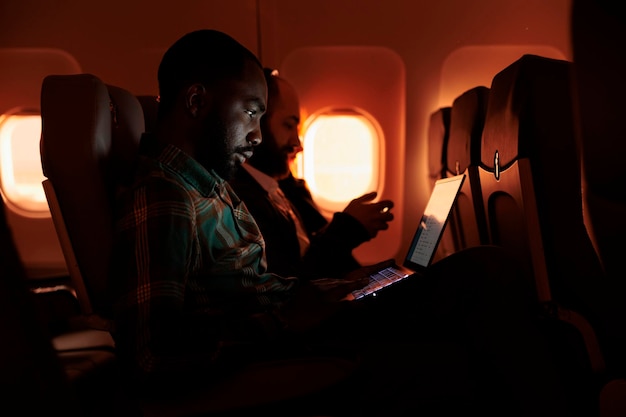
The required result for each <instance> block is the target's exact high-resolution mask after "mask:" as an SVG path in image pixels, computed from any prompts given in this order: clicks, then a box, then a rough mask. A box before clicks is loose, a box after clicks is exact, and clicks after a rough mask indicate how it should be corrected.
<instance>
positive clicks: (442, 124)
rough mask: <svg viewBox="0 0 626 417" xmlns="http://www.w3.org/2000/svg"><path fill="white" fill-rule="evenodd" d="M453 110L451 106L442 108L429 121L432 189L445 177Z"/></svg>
mask: <svg viewBox="0 0 626 417" xmlns="http://www.w3.org/2000/svg"><path fill="white" fill-rule="evenodd" d="M451 110H452V108H451V107H449V106H448V107H440V108H439V109H437V110H436V111H434V112H433V113H431V115H430V118H429V121H428V178H429V180H430V181H429V182H430V186H431V189H432V187H433V186H434V185H435V181H437V180H438V179H441V178H444V176H445V171H446V168H445V164H446V156H445V155H446V147H447V146H448V137H449V136H450V112H451Z"/></svg>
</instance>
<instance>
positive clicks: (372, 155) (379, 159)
mask: <svg viewBox="0 0 626 417" xmlns="http://www.w3.org/2000/svg"><path fill="white" fill-rule="evenodd" d="M380 132H381V129H380V128H379V127H378V125H377V123H376V122H375V120H373V118H371V116H369V115H366V114H365V113H362V112H359V111H353V110H348V111H345V110H342V111H326V112H322V113H318V114H315V115H312V116H311V117H309V119H308V122H307V123H305V129H304V130H303V139H302V148H303V152H302V154H301V156H300V158H299V159H298V161H297V162H296V163H297V164H298V165H301V166H298V167H297V172H298V173H299V174H300V176H302V177H303V178H304V179H305V180H306V181H307V183H308V185H309V188H310V190H311V193H312V194H313V198H314V200H315V202H316V203H317V204H318V205H319V207H320V209H321V210H322V211H323V212H325V214H326V215H332V213H334V212H336V211H341V210H343V209H344V208H345V206H346V205H347V204H348V203H349V202H350V201H351V200H352V199H354V198H356V197H359V196H361V195H363V194H365V193H368V192H371V191H377V192H379V194H380V193H381V192H382V190H381V189H380V187H381V184H383V179H382V178H381V175H382V173H383V172H384V167H382V166H381V165H382V163H383V161H384V152H383V146H382V143H383V140H382V135H381V133H380Z"/></svg>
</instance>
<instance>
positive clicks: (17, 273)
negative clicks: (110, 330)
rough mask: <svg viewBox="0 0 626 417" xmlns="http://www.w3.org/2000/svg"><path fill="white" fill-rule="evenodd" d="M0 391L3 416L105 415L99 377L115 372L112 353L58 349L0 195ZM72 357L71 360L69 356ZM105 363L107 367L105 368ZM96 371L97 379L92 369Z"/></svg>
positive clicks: (109, 399) (106, 399)
mask: <svg viewBox="0 0 626 417" xmlns="http://www.w3.org/2000/svg"><path fill="white" fill-rule="evenodd" d="M0 239H1V241H0V247H1V249H2V252H1V253H2V254H1V255H0V276H1V277H2V279H0V332H1V334H2V339H3V343H2V355H0V381H1V382H0V389H1V390H2V393H3V395H2V398H3V401H2V409H3V410H5V411H6V414H7V415H9V414H19V415H46V414H54V415H63V416H67V417H105V416H108V415H110V414H109V413H108V411H110V410H111V409H110V408H108V405H109V404H112V402H113V397H111V396H110V395H102V396H101V397H100V399H99V400H97V399H96V397H95V396H94V393H95V392H97V393H98V394H99V395H100V394H103V393H104V392H107V391H104V390H103V389H101V388H102V385H101V383H100V381H101V380H102V381H111V380H110V379H108V378H110V376H111V375H115V368H114V367H113V366H110V365H111V364H112V358H113V353H112V352H110V351H108V350H105V349H97V348H94V347H90V348H89V349H84V350H80V349H75V350H72V351H64V352H60V351H59V350H58V349H56V347H55V346H54V339H53V338H52V334H51V333H50V329H49V327H48V325H47V322H46V320H45V318H44V317H42V315H41V311H40V310H38V309H37V303H36V299H35V298H36V297H37V295H36V294H34V293H33V292H31V291H30V290H29V287H28V285H27V280H28V278H27V275H26V271H25V268H24V266H23V264H22V262H21V259H20V257H19V254H18V251H17V249H16V247H15V245H14V242H13V238H12V231H11V229H10V226H9V225H8V224H7V221H6V216H5V208H4V201H3V200H2V199H0ZM69 359H71V364H69V363H68V360H69ZM104 364H106V365H107V366H103V365H104ZM96 368H97V369H98V377H97V378H94V376H95V372H94V371H95V369H96Z"/></svg>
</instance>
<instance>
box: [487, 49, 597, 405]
mask: <svg viewBox="0 0 626 417" xmlns="http://www.w3.org/2000/svg"><path fill="white" fill-rule="evenodd" d="M571 75H572V65H571V62H568V61H564V60H556V59H550V58H545V57H541V56H536V55H523V56H522V57H521V58H519V59H518V60H517V61H515V62H513V63H512V64H511V65H509V66H507V67H506V68H504V69H503V70H502V71H500V72H499V73H498V74H496V75H495V77H494V78H493V80H492V84H491V87H490V95H489V103H488V106H487V114H486V118H485V125H484V128H483V135H482V141H481V162H480V166H479V179H480V184H481V187H482V194H483V204H484V208H485V218H486V220H487V230H488V233H489V240H490V243H492V244H495V245H499V246H502V247H504V248H507V249H509V250H510V252H511V253H512V254H514V255H515V256H518V257H519V259H520V261H521V262H522V265H525V266H526V267H527V269H528V272H529V276H531V277H534V282H533V283H532V284H533V285H534V288H535V291H536V296H537V300H538V301H539V305H540V306H541V307H542V308H543V317H544V318H545V320H542V322H543V323H545V324H546V326H547V327H548V331H547V332H546V333H547V335H548V337H550V338H552V340H551V341H552V342H553V343H554V345H553V346H556V347H555V350H556V351H557V352H556V353H555V359H556V360H557V361H558V362H562V363H565V364H566V366H564V367H563V368H564V372H569V373H571V374H570V378H569V379H568V380H570V381H571V383H572V386H571V389H572V391H573V392H575V394H574V395H573V397H574V398H576V400H577V401H585V403H584V404H583V403H581V407H592V408H593V407H595V405H593V404H592V403H593V402H594V401H596V400H597V392H596V389H597V383H598V380H601V379H602V378H604V377H605V372H606V366H605V360H604V354H605V352H606V347H607V343H605V342H606V337H605V330H606V328H605V327H604V326H603V323H602V321H601V320H600V318H601V314H599V313H600V312H602V311H603V309H604V306H602V303H603V299H602V296H601V291H599V290H600V288H599V287H600V285H601V282H602V280H603V278H604V276H603V270H602V267H601V264H600V262H599V259H598V257H597V254H596V252H595V249H594V248H593V245H592V244H591V240H590V237H589V235H588V233H587V230H586V228H585V225H584V221H583V211H582V196H581V179H580V178H581V166H580V158H579V155H578V150H577V147H576V142H575V134H574V119H573V118H574V116H573V112H572V106H571V100H572V94H571V85H570V83H571ZM600 342H603V343H600ZM601 346H602V348H601ZM579 347H580V348H579ZM568 361H571V362H572V363H573V365H572V363H568ZM578 394H580V395H578Z"/></svg>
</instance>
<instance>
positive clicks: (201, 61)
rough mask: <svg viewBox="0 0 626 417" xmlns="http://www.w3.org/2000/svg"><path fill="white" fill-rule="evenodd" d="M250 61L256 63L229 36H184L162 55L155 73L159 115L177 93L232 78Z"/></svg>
mask: <svg viewBox="0 0 626 417" xmlns="http://www.w3.org/2000/svg"><path fill="white" fill-rule="evenodd" d="M249 60H252V61H253V62H255V63H257V64H258V65H259V67H261V68H262V65H261V63H260V62H259V59H258V58H257V57H256V55H254V54H253V53H252V52H251V51H250V50H249V49H247V48H246V47H245V46H243V45H242V44H241V43H239V42H238V41H236V40H235V39H234V38H232V37H231V36H229V35H227V34H225V33H223V32H220V31H217V30H212V29H201V30H197V31H194V32H190V33H187V34H186V35H184V36H183V37H182V38H180V39H178V40H177V41H176V42H175V43H174V44H173V45H172V46H170V48H169V49H168V50H167V51H166V52H165V54H164V55H163V58H162V59H161V64H160V65H159V71H158V81H159V102H160V104H159V115H160V116H161V115H163V114H164V113H165V112H167V111H169V110H170V109H171V107H172V106H173V103H174V101H175V99H176V96H177V95H178V93H179V92H180V91H181V90H182V89H184V88H186V87H187V86H189V85H191V84H193V83H196V82H199V83H203V84H205V85H207V86H210V85H212V84H213V83H215V82H218V81H220V80H222V79H224V78H229V77H236V76H238V75H240V74H241V73H242V71H243V69H244V66H245V64H246V62H248V61H249Z"/></svg>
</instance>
